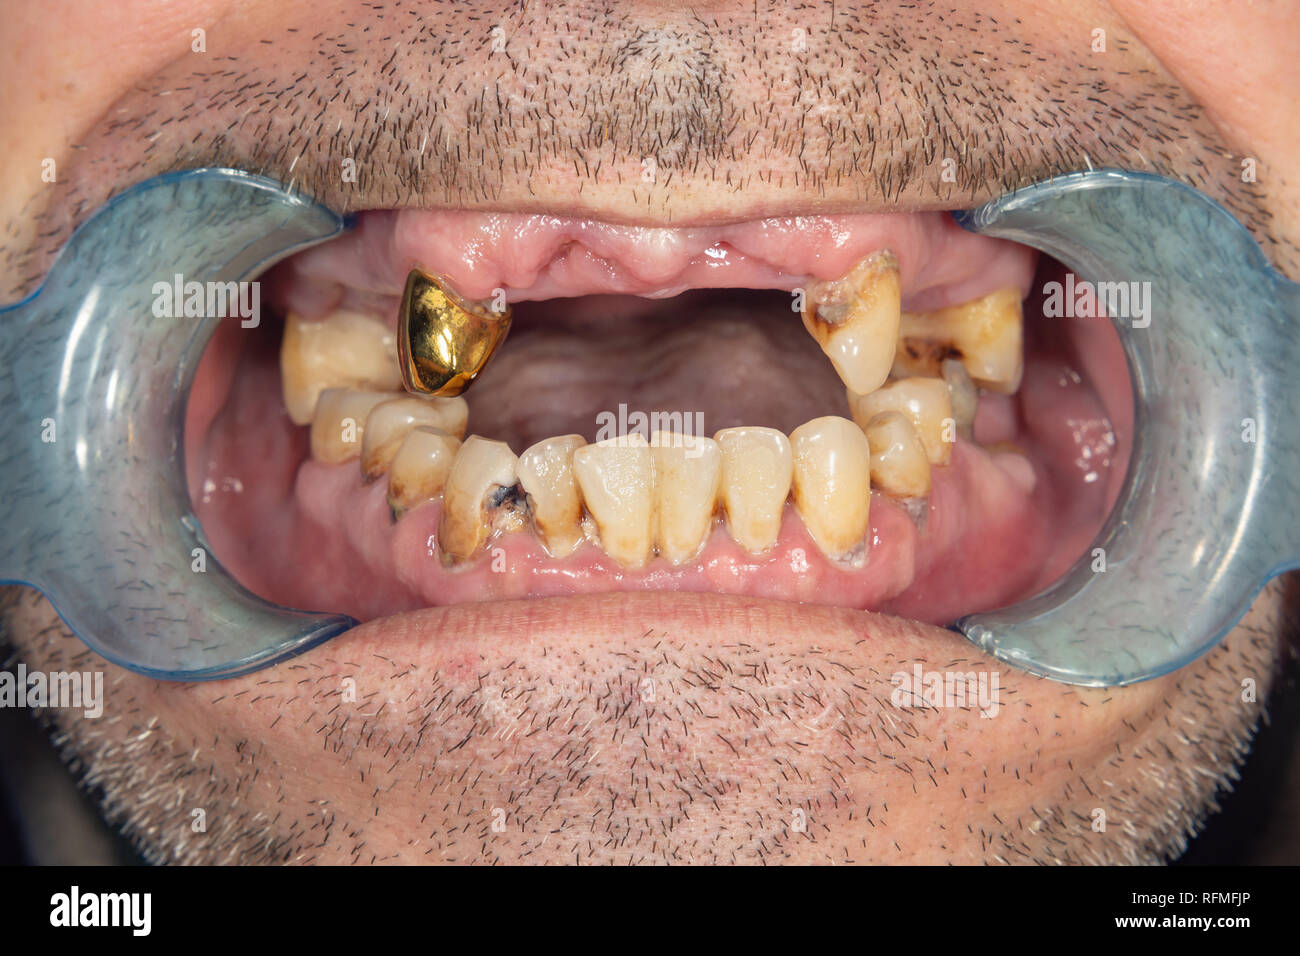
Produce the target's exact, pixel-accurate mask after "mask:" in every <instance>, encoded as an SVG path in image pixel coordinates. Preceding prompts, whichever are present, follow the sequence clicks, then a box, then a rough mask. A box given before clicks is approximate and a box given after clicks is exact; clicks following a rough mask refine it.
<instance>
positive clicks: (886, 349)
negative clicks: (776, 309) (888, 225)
mask: <svg viewBox="0 0 1300 956" xmlns="http://www.w3.org/2000/svg"><path fill="white" fill-rule="evenodd" d="M900 302H901V284H900V280H899V275H898V261H897V260H896V259H895V258H894V256H893V254H892V253H891V252H889V251H888V250H885V251H881V252H876V253H873V254H872V255H870V256H868V257H867V258H866V259H863V260H862V261H861V262H860V263H858V264H857V265H856V266H855V267H854V268H853V270H852V271H850V272H849V274H848V275H846V276H845V277H844V278H842V279H837V280H834V281H817V282H811V283H809V284H808V287H807V289H806V290H805V291H804V308H803V324H804V327H805V328H806V329H807V330H808V331H809V333H810V334H811V335H812V337H813V338H814V339H816V340H817V344H819V345H820V346H821V347H822V351H823V352H825V353H826V355H827V357H828V358H829V359H830V360H831V364H832V365H834V366H835V371H836V372H838V373H839V376H840V379H841V380H843V382H844V384H845V385H846V386H847V387H848V388H849V389H850V390H851V391H854V392H859V393H862V392H870V391H872V390H874V389H877V388H879V387H880V386H881V385H882V384H884V382H885V379H886V378H888V377H889V370H890V368H891V367H892V366H893V364H894V349H895V346H896V345H897V343H898V323H899V307H900Z"/></svg>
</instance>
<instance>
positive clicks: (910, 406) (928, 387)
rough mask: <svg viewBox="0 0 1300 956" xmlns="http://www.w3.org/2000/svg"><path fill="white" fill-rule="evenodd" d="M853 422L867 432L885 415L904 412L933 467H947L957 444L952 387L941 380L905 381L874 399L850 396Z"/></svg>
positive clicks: (871, 397)
mask: <svg viewBox="0 0 1300 956" xmlns="http://www.w3.org/2000/svg"><path fill="white" fill-rule="evenodd" d="M849 408H850V409H852V410H853V420H854V421H855V422H857V423H858V424H859V425H861V426H862V427H863V428H866V426H867V425H868V424H869V423H870V422H871V419H873V418H875V417H876V416H877V415H879V414H880V413H881V412H902V413H903V414H904V415H906V416H907V417H908V418H909V419H911V421H912V426H913V427H914V428H915V429H916V433H917V434H918V435H919V436H921V444H922V445H924V446H925V456H926V457H927V458H928V459H929V460H930V464H932V465H946V464H948V459H949V458H950V457H951V455H952V443H953V442H955V441H956V440H957V421H956V419H955V418H953V414H952V399H951V398H950V397H949V395H948V384H947V383H946V382H945V381H944V380H943V379H941V378H905V379H901V380H900V381H897V382H891V383H890V384H888V385H886V386H885V387H884V388H881V389H877V390H876V391H874V392H872V393H871V394H870V395H854V394H853V393H852V392H850V393H849Z"/></svg>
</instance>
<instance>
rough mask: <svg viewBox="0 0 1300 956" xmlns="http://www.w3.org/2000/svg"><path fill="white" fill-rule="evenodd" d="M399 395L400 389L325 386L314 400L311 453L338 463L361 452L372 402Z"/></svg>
mask: <svg viewBox="0 0 1300 956" xmlns="http://www.w3.org/2000/svg"><path fill="white" fill-rule="evenodd" d="M397 398H401V393H396V394H394V393H393V392H361V391H357V390H356V389H351V388H327V389H325V390H324V391H322V392H321V393H320V398H318V399H317V401H316V411H315V414H314V416H313V417H312V419H311V456H312V457H313V458H315V459H316V460H317V461H323V462H327V463H328V464H338V463H339V462H341V461H348V460H350V459H352V458H359V457H360V456H361V446H362V443H363V440H364V437H365V431H366V419H367V418H368V417H369V415H370V412H371V411H372V410H373V409H374V408H375V406H377V405H379V404H381V403H383V402H391V401H392V400H394V399H397Z"/></svg>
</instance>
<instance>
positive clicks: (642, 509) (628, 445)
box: [573, 433, 654, 568]
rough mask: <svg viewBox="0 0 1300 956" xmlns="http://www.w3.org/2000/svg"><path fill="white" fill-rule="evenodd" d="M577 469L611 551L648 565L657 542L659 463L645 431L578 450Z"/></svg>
mask: <svg viewBox="0 0 1300 956" xmlns="http://www.w3.org/2000/svg"><path fill="white" fill-rule="evenodd" d="M573 475H574V477H575V478H576V479H577V481H578V487H579V488H580V489H582V497H583V500H584V501H585V502H586V504H587V511H589V512H590V513H591V516H592V518H593V519H594V520H595V522H596V528H597V530H598V532H599V534H600V546H601V548H602V549H604V551H605V553H606V554H608V555H609V556H610V557H611V558H613V559H614V560H615V561H617V562H618V563H619V564H621V565H623V566H624V567H628V568H643V567H645V566H646V564H647V563H649V561H650V553H651V548H652V547H653V545H654V527H653V525H654V520H653V519H654V465H653V463H652V461H651V457H650V446H649V444H647V442H646V440H645V438H644V436H642V435H639V434H635V433H634V434H631V435H627V436H625V437H620V438H609V439H606V440H604V441H600V442H597V443H596V444H594V445H587V446H585V447H583V448H579V449H578V450H577V451H575V452H574V453H573Z"/></svg>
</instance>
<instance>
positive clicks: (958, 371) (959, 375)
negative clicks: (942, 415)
mask: <svg viewBox="0 0 1300 956" xmlns="http://www.w3.org/2000/svg"><path fill="white" fill-rule="evenodd" d="M939 371H940V373H941V374H942V375H943V380H944V382H945V383H946V384H947V386H948V399H949V401H951V402H952V417H953V419H954V420H955V421H956V422H957V434H958V435H961V436H962V437H963V438H970V437H971V435H972V434H973V429H974V427H975V410H976V409H977V408H978V407H979V401H980V396H979V391H978V390H977V389H976V388H975V383H974V382H972V381H971V377H970V372H968V371H966V366H965V365H963V364H962V363H961V362H960V361H959V360H958V359H951V358H949V359H944V360H943V365H941V366H940V369H939Z"/></svg>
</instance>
